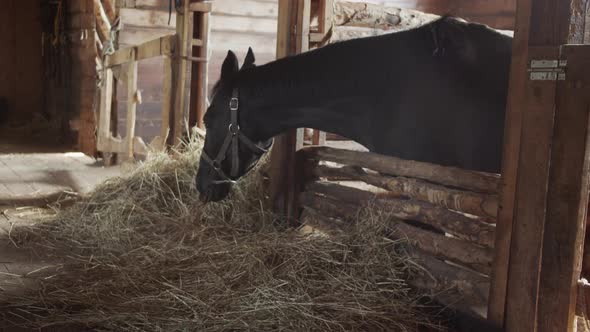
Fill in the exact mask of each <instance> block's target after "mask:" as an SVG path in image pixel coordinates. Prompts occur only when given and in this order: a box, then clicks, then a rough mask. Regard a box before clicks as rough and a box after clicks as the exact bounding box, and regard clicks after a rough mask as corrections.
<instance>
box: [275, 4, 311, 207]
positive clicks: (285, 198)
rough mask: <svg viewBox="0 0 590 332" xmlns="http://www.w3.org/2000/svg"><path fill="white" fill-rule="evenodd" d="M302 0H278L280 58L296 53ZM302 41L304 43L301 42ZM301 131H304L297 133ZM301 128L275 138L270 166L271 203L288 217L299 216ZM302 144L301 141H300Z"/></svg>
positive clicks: (278, 50)
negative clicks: (294, 34) (298, 171)
mask: <svg viewBox="0 0 590 332" xmlns="http://www.w3.org/2000/svg"><path fill="white" fill-rule="evenodd" d="M299 1H304V0H296V1H289V0H279V19H278V31H277V58H282V57H286V56H289V55H292V54H296V53H297V47H296V45H297V43H296V42H295V40H294V39H295V38H294V36H293V34H292V33H291V32H292V31H293V29H294V27H295V26H296V25H297V22H298V21H297V17H298V15H297V13H298V9H299V8H300V6H299ZM300 45H301V43H300ZM298 132H301V134H298ZM302 136H303V135H302V130H289V131H288V132H286V133H284V134H282V135H279V136H277V137H276V138H275V140H274V145H273V149H272V153H271V166H270V170H269V177H270V184H269V192H270V197H271V202H272V206H273V208H274V209H275V211H276V212H277V213H279V214H282V215H284V216H286V217H287V218H294V217H296V212H295V207H294V206H293V202H294V199H295V195H296V193H295V188H294V186H295V182H296V179H295V176H296V174H297V172H296V165H295V162H296V156H295V151H296V149H297V145H298V144H299V142H298V140H299V138H301V140H302ZM301 144H302V142H301Z"/></svg>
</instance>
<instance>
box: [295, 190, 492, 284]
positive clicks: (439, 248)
mask: <svg viewBox="0 0 590 332" xmlns="http://www.w3.org/2000/svg"><path fill="white" fill-rule="evenodd" d="M300 202H301V205H302V206H304V207H309V208H312V209H314V210H316V211H318V213H321V214H325V215H327V216H328V217H336V218H339V219H342V220H345V221H352V222H354V221H355V220H356V218H358V211H359V210H361V208H363V207H366V205H364V204H363V203H362V202H357V203H358V204H354V203H352V204H351V203H342V201H339V200H338V199H334V198H330V197H325V196H318V195H316V194H314V193H313V192H310V191H306V192H303V193H302V194H301V196H300ZM365 203H366V202H365ZM384 212H385V213H387V211H384ZM391 223H392V224H393V226H392V228H393V230H394V233H393V235H394V236H395V237H396V238H407V239H408V240H409V241H410V242H412V243H414V244H415V245H416V246H417V247H418V248H420V249H421V250H423V251H425V252H427V253H429V254H431V255H434V256H437V257H440V258H442V259H446V260H449V261H453V262H455V263H459V264H461V265H463V266H467V267H469V268H472V269H474V270H475V271H478V272H480V273H483V274H489V273H490V268H491V264H492V259H493V249H491V248H485V247H482V246H479V245H476V244H474V243H472V242H468V241H465V240H460V239H456V238H451V237H448V236H445V235H443V234H436V233H434V232H431V231H428V230H424V229H420V228H417V227H414V226H411V225H408V224H406V223H404V222H402V221H401V220H397V219H395V220H391Z"/></svg>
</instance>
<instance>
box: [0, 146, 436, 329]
mask: <svg viewBox="0 0 590 332" xmlns="http://www.w3.org/2000/svg"><path fill="white" fill-rule="evenodd" d="M200 146H201V145H200V143H199V142H198V141H196V140H195V141H192V142H191V143H189V144H187V146H186V147H185V149H184V150H183V152H181V153H175V154H173V155H172V156H168V155H155V156H152V157H151V158H150V159H149V160H148V161H146V162H145V163H143V164H141V165H139V166H138V167H137V168H136V169H135V170H132V171H131V172H130V174H128V176H126V177H123V178H117V179H112V180H110V181H108V182H106V183H104V184H103V185H102V186H100V188H98V189H96V191H95V192H94V193H93V194H92V195H91V196H90V197H89V198H87V199H85V200H83V201H81V202H79V203H77V204H76V205H75V206H73V207H72V208H70V209H67V210H64V211H62V212H61V213H59V215H58V216H57V217H56V218H55V219H54V220H51V221H49V222H44V223H41V224H39V225H36V226H34V227H27V228H21V229H14V230H13V231H12V233H11V241H14V243H15V244H16V245H18V246H19V247H26V248H29V249H31V250H34V251H35V252H36V253H37V254H39V255H43V256H45V257H47V256H54V257H57V258H60V259H63V258H64V257H65V258H67V262H66V263H65V264H61V265H58V266H54V267H48V268H47V269H43V270H40V271H38V272H35V273H32V274H29V275H27V278H32V279H34V280H35V281H37V282H38V284H39V287H38V289H34V290H31V291H29V292H27V293H26V294H24V295H22V296H16V297H15V296H13V295H9V294H2V290H0V297H1V298H3V300H2V303H1V304H0V312H1V313H0V321H4V322H11V324H17V325H24V326H27V327H29V328H30V327H33V328H39V327H48V326H68V325H73V326H84V327H87V328H91V329H96V330H107V331H232V330H252V331H270V330H273V331H274V330H286V331H334V330H337V331H343V330H350V331H359V330H363V331H377V330H388V331H417V330H420V329H422V328H428V329H431V328H435V329H442V328H441V327H440V326H438V324H436V323H435V322H434V320H433V319H432V317H431V316H430V315H429V314H427V310H425V308H424V307H422V305H421V304H420V303H421V300H420V297H419V296H418V295H417V294H416V293H414V292H413V291H411V290H410V289H409V287H408V286H407V284H406V282H405V281H404V280H405V278H406V274H407V269H408V268H409V266H411V263H410V262H409V261H408V260H407V259H406V258H405V256H404V255H403V254H402V253H400V252H398V250H397V249H398V247H399V245H398V244H396V243H395V242H392V241H391V240H388V239H386V238H384V237H383V236H382V234H384V231H385V230H384V227H385V226H384V223H381V222H379V220H378V218H362V217H361V218H360V220H359V223H358V224H356V225H351V226H350V229H349V230H348V231H347V232H344V233H342V234H340V235H337V236H334V237H330V238H324V237H318V236H303V235H301V233H300V232H298V230H297V229H291V228H288V227H287V226H284V225H283V223H280V222H277V220H276V219H275V216H273V214H272V213H271V212H270V211H269V209H268V208H267V206H266V200H265V195H264V190H263V189H262V179H261V175H260V172H259V171H254V172H252V174H250V175H248V176H247V177H246V178H245V179H244V180H243V181H241V182H240V184H239V185H237V187H236V188H235V189H234V191H233V194H232V196H231V197H230V199H229V200H227V201H225V202H223V203H215V204H208V205H206V206H203V205H202V204H201V203H200V202H199V201H198V199H197V192H196V189H195V185H194V182H195V181H194V178H195V174H196V171H197V167H198V157H199V153H200ZM361 215H362V213H361ZM0 325H1V324H0Z"/></svg>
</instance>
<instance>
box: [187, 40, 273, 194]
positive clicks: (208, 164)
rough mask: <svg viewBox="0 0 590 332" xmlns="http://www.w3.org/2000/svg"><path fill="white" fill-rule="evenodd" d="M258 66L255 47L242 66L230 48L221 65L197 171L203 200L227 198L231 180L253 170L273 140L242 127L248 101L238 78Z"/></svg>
mask: <svg viewBox="0 0 590 332" xmlns="http://www.w3.org/2000/svg"><path fill="white" fill-rule="evenodd" d="M253 67H256V65H255V57H254V53H253V52H252V49H251V48H250V49H248V54H247V55H246V58H245V60H244V64H243V65H242V68H239V65H238V59H237V57H236V55H235V54H234V53H233V52H232V51H229V52H228V53H227V57H226V58H225V60H224V62H223V65H222V67H221V77H220V79H219V81H218V82H217V83H216V84H215V88H214V89H213V92H212V99H211V103H210V105H209V108H208V109H207V113H206V114H205V117H204V122H205V127H206V129H207V135H206V138H205V145H204V147H203V152H202V154H201V159H200V164H199V171H198V173H197V179H196V182H197V190H198V191H199V193H200V199H201V201H203V202H210V201H220V200H222V199H224V198H225V197H227V195H228V194H229V191H230V189H231V185H232V183H234V182H235V181H236V180H238V179H239V178H240V177H242V176H243V175H244V174H246V173H247V172H248V171H250V170H251V169H252V168H253V167H254V166H255V165H256V164H257V163H258V161H259V160H260V157H262V155H263V154H264V153H265V152H266V151H267V150H268V148H270V145H271V144H272V139H271V140H257V138H256V135H254V133H252V129H248V128H242V127H241V125H242V124H243V123H244V121H243V118H244V116H243V115H244V110H245V109H246V108H247V107H248V105H247V101H245V100H244V98H242V97H240V88H239V86H238V83H237V77H238V75H239V73H240V72H241V71H243V70H247V69H250V68H253Z"/></svg>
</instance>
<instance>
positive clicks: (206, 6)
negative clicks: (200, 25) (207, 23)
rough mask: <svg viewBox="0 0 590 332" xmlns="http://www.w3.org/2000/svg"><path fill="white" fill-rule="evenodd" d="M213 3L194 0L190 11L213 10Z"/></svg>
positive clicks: (205, 11) (206, 11)
mask: <svg viewBox="0 0 590 332" xmlns="http://www.w3.org/2000/svg"><path fill="white" fill-rule="evenodd" d="M211 4H212V3H211V2H193V3H191V4H190V6H189V11H191V12H202V13H208V12H210V11H211V7H212V6H211ZM240 5H241V4H240Z"/></svg>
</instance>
